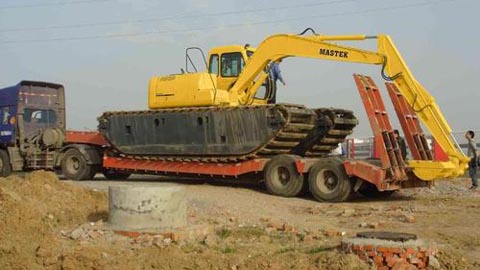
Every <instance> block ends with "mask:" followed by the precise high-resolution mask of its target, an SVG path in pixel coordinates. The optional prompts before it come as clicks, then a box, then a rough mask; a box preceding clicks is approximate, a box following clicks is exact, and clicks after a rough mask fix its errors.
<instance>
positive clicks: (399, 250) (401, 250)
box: [390, 247, 403, 254]
mask: <svg viewBox="0 0 480 270" xmlns="http://www.w3.org/2000/svg"><path fill="white" fill-rule="evenodd" d="M390 252H391V253H394V254H400V253H402V252H403V249H401V248H395V247H392V248H390Z"/></svg>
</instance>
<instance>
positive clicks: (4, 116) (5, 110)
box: [2, 107, 10, 125]
mask: <svg viewBox="0 0 480 270" xmlns="http://www.w3.org/2000/svg"><path fill="white" fill-rule="evenodd" d="M9 117H10V110H9V108H8V107H3V108H2V125H8V118H9Z"/></svg>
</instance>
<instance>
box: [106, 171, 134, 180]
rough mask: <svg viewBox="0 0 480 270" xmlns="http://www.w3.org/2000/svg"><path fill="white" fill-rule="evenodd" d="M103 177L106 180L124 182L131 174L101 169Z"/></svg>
mask: <svg viewBox="0 0 480 270" xmlns="http://www.w3.org/2000/svg"><path fill="white" fill-rule="evenodd" d="M102 173H103V176H105V178H107V179H108V180H126V179H128V177H130V175H132V174H131V173H125V172H120V171H116V170H112V169H103V170H102Z"/></svg>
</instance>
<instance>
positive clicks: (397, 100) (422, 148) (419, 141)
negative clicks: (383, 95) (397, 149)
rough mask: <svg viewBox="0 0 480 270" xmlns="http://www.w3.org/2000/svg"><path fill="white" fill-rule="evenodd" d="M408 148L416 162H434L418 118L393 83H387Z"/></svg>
mask: <svg viewBox="0 0 480 270" xmlns="http://www.w3.org/2000/svg"><path fill="white" fill-rule="evenodd" d="M385 85H386V86H387V90H388V94H389V95H390V99H391V100H392V104H393V107H394V108H395V112H396V113H397V117H398V120H399V121H400V125H401V126H402V130H403V134H404V135H405V139H406V140H407V143H408V147H409V148H410V152H411V153H412V157H413V159H415V160H433V155H432V151H431V150H430V149H429V147H428V142H427V139H426V138H425V135H424V134H423V130H422V127H421V126H420V122H419V121H418V116H417V114H416V113H415V111H414V110H413V109H412V107H411V106H410V105H409V104H408V103H407V101H406V100H405V98H404V96H403V95H402V94H401V93H400V91H398V88H397V86H395V84H393V83H385Z"/></svg>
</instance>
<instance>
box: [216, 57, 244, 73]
mask: <svg viewBox="0 0 480 270" xmlns="http://www.w3.org/2000/svg"><path fill="white" fill-rule="evenodd" d="M221 62H222V77H237V76H238V75H240V72H242V69H243V66H244V65H245V62H244V60H243V57H242V54H241V53H239V52H234V53H224V54H222V60H221Z"/></svg>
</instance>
